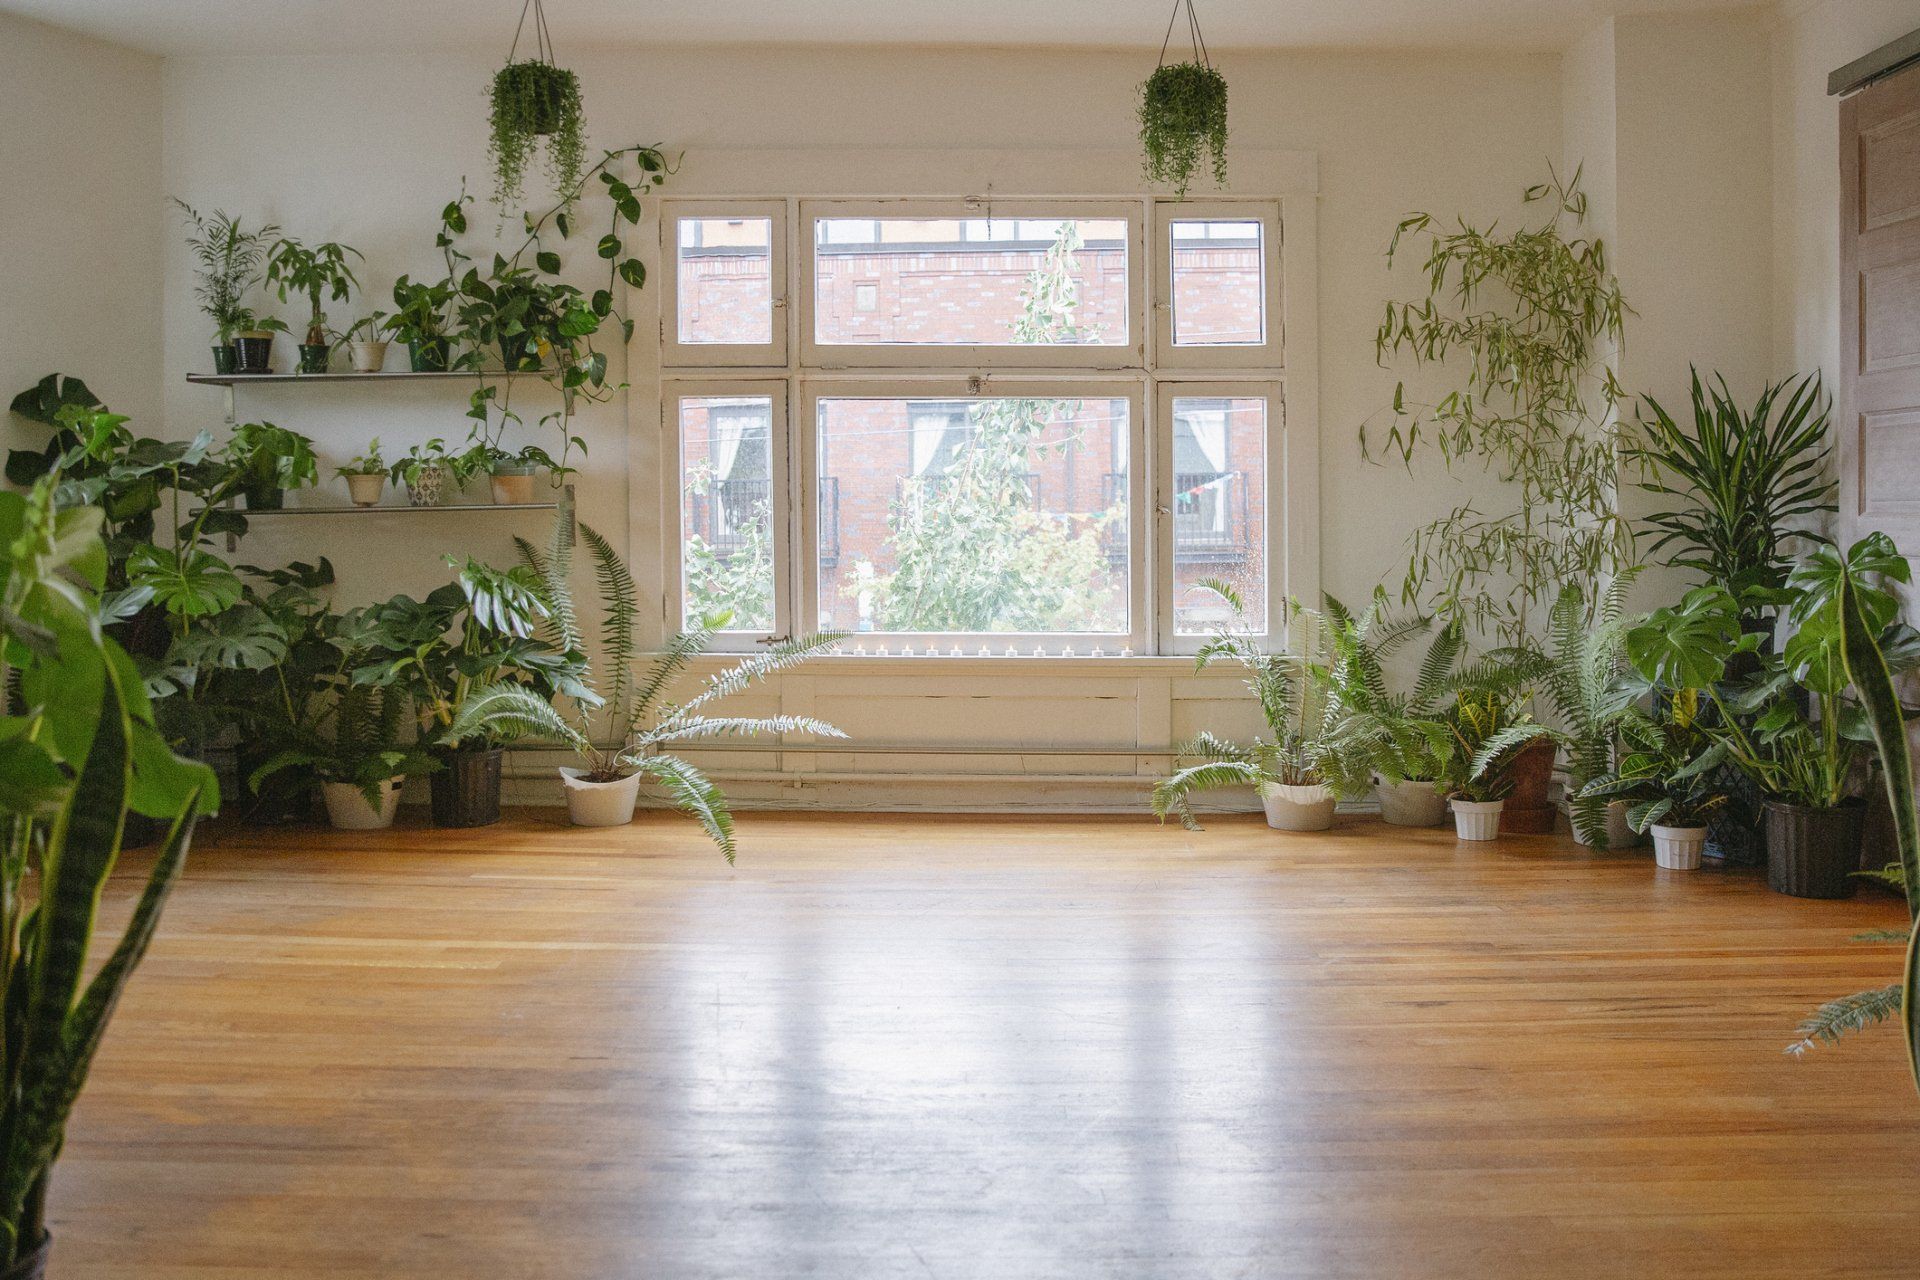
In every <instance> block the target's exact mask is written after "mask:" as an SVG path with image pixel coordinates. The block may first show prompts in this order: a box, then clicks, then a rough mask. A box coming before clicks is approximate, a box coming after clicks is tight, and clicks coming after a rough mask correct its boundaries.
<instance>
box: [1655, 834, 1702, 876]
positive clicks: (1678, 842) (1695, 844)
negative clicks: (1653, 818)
mask: <svg viewBox="0 0 1920 1280" xmlns="http://www.w3.org/2000/svg"><path fill="white" fill-rule="evenodd" d="M1650 829H1651V830H1652V832H1653V863H1654V865H1655V866H1657V867H1662V868H1664V869H1666V870H1668V871H1698V870H1699V869H1700V854H1701V851H1703V850H1704V849H1705V848H1706V847H1707V829H1706V828H1705V827H1663V826H1661V825H1660V824H1659V823H1657V822H1656V823H1654V824H1653V826H1652V828H1650Z"/></svg>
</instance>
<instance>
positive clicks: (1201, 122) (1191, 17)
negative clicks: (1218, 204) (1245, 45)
mask: <svg viewBox="0 0 1920 1280" xmlns="http://www.w3.org/2000/svg"><path fill="white" fill-rule="evenodd" d="M1182 7H1184V8H1185V9H1186V11H1187V32H1188V36H1189V38H1190V40H1191V41H1192V45H1193V56H1192V57H1191V58H1190V59H1189V60H1188V61H1186V62H1176V63H1173V64H1172V65H1168V63H1167V45H1168V44H1169V43H1171V42H1172V40H1173V25H1174V23H1175V22H1177V21H1179V18H1180V10H1181V9H1182ZM1140 145H1141V147H1142V148H1143V149H1144V151H1145V168H1146V175H1147V181H1148V182H1152V183H1164V184H1166V185H1169V186H1171V187H1173V188H1174V189H1175V191H1176V193H1177V194H1178V195H1179V197H1180V198H1181V199H1182V200H1184V199H1186V197H1187V188H1188V187H1189V186H1190V185H1192V183H1193V176H1194V175H1195V174H1196V173H1199V172H1200V171H1201V170H1202V169H1203V168H1206V169H1211V170H1212V172H1213V181H1214V185H1216V186H1221V187H1224V186H1226V185H1227V79H1226V77H1225V76H1223V75H1221V74H1220V73H1219V72H1218V71H1216V70H1214V67H1213V62H1212V60H1211V59H1210V58H1209V57H1208V56H1207V42H1206V40H1205V39H1204V38H1203V37H1202V36H1201V34H1200V17H1199V15H1198V14H1196V13H1195V12H1194V9H1193V0H1174V5H1173V16H1172V17H1170V18H1168V19H1167V35H1166V39H1164V40H1162V41H1161V42H1160V65H1159V66H1158V67H1156V68H1155V69H1154V73H1153V74H1152V75H1151V76H1149V77H1147V82H1146V83H1145V84H1143V85H1141V86H1140Z"/></svg>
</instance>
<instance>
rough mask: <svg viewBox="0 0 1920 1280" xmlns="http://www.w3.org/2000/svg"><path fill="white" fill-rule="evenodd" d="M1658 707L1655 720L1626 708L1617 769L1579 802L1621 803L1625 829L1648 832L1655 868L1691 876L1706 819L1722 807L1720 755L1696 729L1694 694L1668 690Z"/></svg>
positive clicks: (1698, 725) (1698, 727) (1697, 696)
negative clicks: (1718, 772) (1718, 781)
mask: <svg viewBox="0 0 1920 1280" xmlns="http://www.w3.org/2000/svg"><path fill="white" fill-rule="evenodd" d="M1658 701H1659V703H1660V704H1661V708H1660V712H1659V714H1658V715H1649V714H1648V713H1646V712H1644V711H1642V710H1640V709H1639V708H1637V707H1630V708H1628V709H1627V711H1626V712H1625V713H1624V714H1623V715H1622V716H1621V717H1620V720H1619V726H1620V738H1621V742H1622V745H1623V751H1622V753H1621V756H1620V762H1619V764H1618V766H1617V767H1616V768H1615V769H1614V770H1613V771H1612V772H1611V773H1609V774H1607V775H1605V776H1602V777H1599V778H1596V779H1594V780H1593V781H1592V782H1589V783H1588V784H1587V785H1586V786H1585V787H1584V788H1582V796H1583V797H1585V798H1588V799H1608V800H1613V799H1618V800H1624V801H1626V802H1627V823H1628V825H1629V826H1631V827H1632V828H1633V829H1634V830H1635V831H1637V832H1640V833H1642V834H1645V833H1646V832H1648V831H1651V832H1652V833H1653V860H1654V863H1655V865H1657V866H1660V867H1663V868H1665V869H1666V870H1669V871H1697V870H1699V867H1700V856H1701V854H1702V852H1703V851H1704V850H1705V849H1706V847H1707V820H1708V819H1709V818H1710V817H1711V816H1712V815H1713V814H1714V813H1715V812H1716V811H1717V810H1718V809H1720V808H1721V806H1723V805H1725V804H1726V802H1727V795H1726V792H1725V791H1723V790H1721V789H1720V788H1719V787H1718V786H1717V785H1716V784H1715V782H1714V779H1713V772H1714V770H1715V768H1717V767H1718V766H1719V764H1720V762H1721V759H1722V753H1721V752H1720V751H1719V750H1717V749H1716V747H1715V743H1714V739H1713V736H1712V735H1711V734H1710V733H1708V732H1707V731H1706V729H1705V727H1704V725H1703V724H1702V721H1701V715H1700V712H1701V698H1700V693H1699V691H1698V690H1696V689H1675V690H1671V691H1669V692H1664V693H1662V694H1660V695H1659V697H1658Z"/></svg>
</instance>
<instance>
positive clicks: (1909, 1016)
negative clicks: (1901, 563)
mask: <svg viewBox="0 0 1920 1280" xmlns="http://www.w3.org/2000/svg"><path fill="white" fill-rule="evenodd" d="M1837 568H1838V571H1837V573H1836V575H1835V578H1834V580H1833V582H1832V588H1833V590H1832V593H1831V596H1830V598H1829V603H1828V604H1827V605H1826V610H1827V611H1828V614H1829V616H1830V617H1831V619H1832V621H1833V625H1834V626H1836V627H1837V628H1838V630H1839V633H1840V637H1841V643H1840V650H1841V654H1842V657H1843V659H1844V661H1845V663H1846V668H1847V677H1848V679H1849V680H1850V681H1851V683H1852V684H1853V687H1854V689H1855V690H1856V692H1857V693H1858V695H1859V698H1860V705H1861V706H1862V707H1863V708H1864V709H1865V711H1866V717H1867V723H1868V725H1869V727H1870V728H1871V730H1872V733H1873V741H1874V745H1875V747H1876V748H1878V750H1879V754H1880V775H1881V777H1882V778H1884V779H1885V780H1886V787H1887V800H1888V802H1889V805H1890V807H1891V809H1892V811H1893V830H1894V837H1895V844H1896V847H1897V849H1898V852H1899V860H1898V862H1896V863H1895V864H1894V865H1892V866H1890V867H1888V868H1887V871H1886V872H1885V873H1883V878H1885V879H1886V881H1887V882H1888V883H1890V884H1894V885H1896V886H1897V887H1899V888H1900V889H1901V890H1902V891H1903V892H1904V893H1905V894H1906V898H1907V920H1908V927H1907V928H1906V929H1905V930H1894V931H1889V932H1887V933H1884V934H1881V935H1877V938H1876V940H1881V941H1894V942H1903V943H1905V944H1906V960H1905V963H1904V965H1903V966H1902V968H1901V977H1900V981H1899V982H1898V983H1894V984H1891V985H1888V986H1885V987H1880V988H1877V989H1875V990H1871V991H1862V992H1857V993H1856V994H1854V995H1851V996H1843V997H1842V998H1840V999H1838V1000H1832V1001H1828V1002H1827V1003H1826V1004H1824V1005H1822V1006H1821V1007H1820V1008H1819V1009H1817V1010H1815V1011H1814V1013H1813V1015H1812V1016H1811V1017H1809V1018H1808V1019H1807V1020H1806V1021H1805V1022H1803V1023H1801V1025H1800V1034H1801V1039H1800V1040H1798V1041H1796V1042H1795V1043H1794V1044H1792V1045H1790V1046H1788V1052H1789V1053H1795V1054H1798V1053H1803V1052H1805V1051H1806V1050H1807V1049H1809V1048H1811V1047H1812V1046H1813V1045H1814V1044H1815V1043H1817V1042H1827V1043H1831V1042H1832V1041H1835V1040H1838V1039H1839V1038H1840V1037H1841V1036H1843V1035H1845V1034H1847V1033H1848V1032H1850V1031H1856V1030H1858V1029H1860V1028H1861V1027H1865V1026H1868V1025H1871V1024H1872V1023H1875V1022H1879V1021H1882V1020H1884V1019H1887V1018H1892V1017H1898V1018H1899V1020H1900V1023H1901V1035H1902V1039H1903V1040H1904V1041H1905V1042H1906V1046H1907V1070H1908V1072H1909V1074H1910V1075H1911V1076H1912V1077H1913V1081H1914V1085H1915V1087H1916V1088H1920V1008H1916V1007H1915V1003H1914V1001H1915V992H1916V987H1917V986H1920V942H1916V940H1917V939H1920V929H1915V928H1914V927H1913V922H1914V921H1915V920H1920V815H1916V813H1915V809H1914V786H1913V753H1912V749H1911V748H1910V747H1909V745H1908V742H1907V717H1906V709H1905V708H1904V707H1903V706H1902V705H1901V703H1900V697H1899V695H1898V693H1896V692H1895V690H1894V685H1893V673H1892V671H1891V670H1890V668H1889V667H1888V664H1887V660H1886V655H1885V653H1884V652H1883V651H1882V649H1881V646H1880V643H1879V636H1880V634H1881V629H1882V626H1883V625H1884V623H1883V620H1882V619H1880V618H1878V617H1876V616H1875V613H1874V611H1873V609H1872V608H1871V606H1870V603H1869V602H1870V601H1871V599H1872V596H1871V594H1870V593H1871V592H1872V591H1873V590H1875V588H1873V587H1872V586H1871V585H1870V584H1869V583H1866V582H1864V581H1862V580H1861V578H1860V576H1859V570H1858V568H1857V567H1856V565H1855V564H1854V562H1853V559H1852V558H1851V557H1849V558H1848V559H1846V560H1841V561H1839V564H1838V566H1837Z"/></svg>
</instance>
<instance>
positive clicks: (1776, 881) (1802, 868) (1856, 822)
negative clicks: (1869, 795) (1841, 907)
mask: <svg viewBox="0 0 1920 1280" xmlns="http://www.w3.org/2000/svg"><path fill="white" fill-rule="evenodd" d="M1866 813H1867V806H1866V805H1865V804H1864V803H1863V802H1861V801H1859V800H1844V801H1842V802H1841V803H1840V804H1839V806H1838V807H1836V808H1832V809H1811V808H1808V807H1807V806H1805V805H1798V804H1782V803H1781V802H1780V801H1778V800H1769V801H1767V803H1766V829H1767V884H1768V886H1769V887H1771V888H1772V889H1773V890H1774V891H1775V892H1776V893H1787V894H1792V895H1793V896H1794V897H1796V898H1851V897H1852V896H1853V891H1854V888H1855V881H1854V879H1853V873H1854V872H1856V871H1858V870H1859V869H1860V833H1861V829H1862V826H1863V823H1864V820H1865V818H1866Z"/></svg>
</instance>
